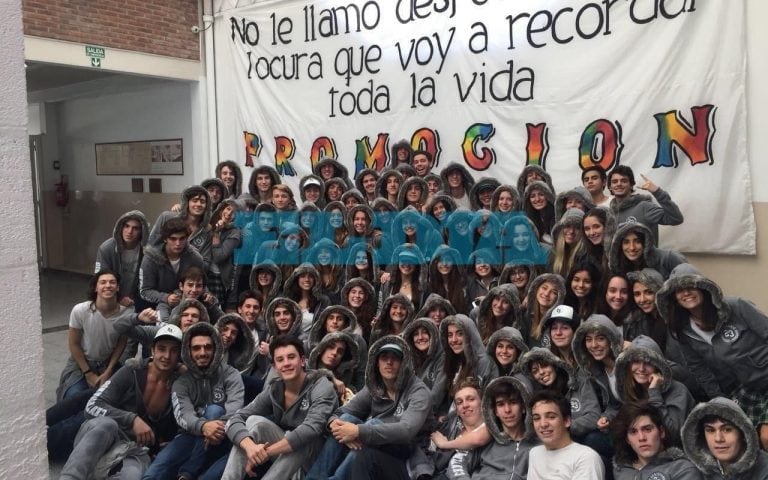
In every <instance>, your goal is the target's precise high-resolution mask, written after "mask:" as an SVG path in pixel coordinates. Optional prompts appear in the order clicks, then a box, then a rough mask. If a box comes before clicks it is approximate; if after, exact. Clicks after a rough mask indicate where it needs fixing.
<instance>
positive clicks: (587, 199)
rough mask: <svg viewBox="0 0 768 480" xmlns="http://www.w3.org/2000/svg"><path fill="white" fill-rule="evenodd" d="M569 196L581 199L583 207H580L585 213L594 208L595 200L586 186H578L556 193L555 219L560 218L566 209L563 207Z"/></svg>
mask: <svg viewBox="0 0 768 480" xmlns="http://www.w3.org/2000/svg"><path fill="white" fill-rule="evenodd" d="M570 198H577V199H578V200H581V202H582V203H584V208H583V209H582V211H583V212H584V213H587V212H588V211H590V210H591V209H593V208H595V202H593V201H592V195H591V194H590V193H589V192H588V191H587V189H586V188H584V187H582V186H578V187H575V188H572V189H570V190H567V191H565V192H563V193H560V194H558V195H557V198H555V218H556V219H558V220H560V218H561V217H562V216H563V214H564V213H565V211H566V210H567V209H566V208H565V204H566V203H568V199H570ZM553 236H554V235H553Z"/></svg>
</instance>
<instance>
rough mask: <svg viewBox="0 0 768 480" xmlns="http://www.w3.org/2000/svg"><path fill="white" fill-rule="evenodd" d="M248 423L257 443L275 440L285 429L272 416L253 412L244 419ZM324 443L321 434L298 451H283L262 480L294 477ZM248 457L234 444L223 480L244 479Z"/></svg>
mask: <svg viewBox="0 0 768 480" xmlns="http://www.w3.org/2000/svg"><path fill="white" fill-rule="evenodd" d="M245 427H246V428H247V429H248V432H250V436H251V438H252V439H253V441H254V442H256V443H266V442H269V443H276V442H278V441H280V440H282V439H283V438H284V437H285V431H284V430H283V429H282V428H280V427H278V426H277V425H276V424H275V423H274V422H272V421H271V420H269V419H267V418H264V417H261V416H259V415H253V416H250V417H248V419H247V420H246V421H245ZM322 446H323V438H322V437H321V438H318V439H316V440H315V441H314V442H312V443H311V444H309V445H305V446H304V447H303V448H301V449H300V450H299V451H298V452H291V453H286V454H284V455H280V456H279V457H277V458H275V459H274V460H273V461H272V466H271V467H270V468H269V470H268V471H267V473H266V474H264V476H263V477H261V478H262V480H284V479H287V478H291V477H293V476H294V475H295V474H296V473H298V472H299V471H300V470H304V471H306V470H308V469H309V467H310V466H311V465H312V462H313V461H314V460H315V457H316V456H317V454H318V453H320V448H321V447H322ZM247 463H248V459H247V458H246V456H245V453H244V452H243V449H242V448H240V446H239V445H232V450H230V451H229V459H227V467H226V468H225V469H224V475H222V477H221V480H242V479H243V476H244V475H245V466H246V464H247Z"/></svg>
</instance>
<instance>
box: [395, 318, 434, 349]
mask: <svg viewBox="0 0 768 480" xmlns="http://www.w3.org/2000/svg"><path fill="white" fill-rule="evenodd" d="M419 327H421V328H424V329H426V330H427V332H429V350H427V354H426V355H425V356H426V357H427V358H435V356H436V355H438V353H439V352H440V333H439V332H438V331H437V327H436V326H435V323H434V322H433V321H432V320H430V319H429V318H426V317H419V318H416V319H415V320H413V321H411V322H408V325H406V327H405V329H403V335H402V337H403V339H404V340H405V343H407V344H408V346H409V347H410V348H411V352H415V351H416V347H414V346H413V333H414V332H415V331H416V329H417V328H419Z"/></svg>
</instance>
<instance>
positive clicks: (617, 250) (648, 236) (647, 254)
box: [608, 223, 656, 271]
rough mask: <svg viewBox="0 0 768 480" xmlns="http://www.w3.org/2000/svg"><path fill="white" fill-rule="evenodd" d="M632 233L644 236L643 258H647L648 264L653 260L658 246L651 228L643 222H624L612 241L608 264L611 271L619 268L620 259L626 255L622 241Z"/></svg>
mask: <svg viewBox="0 0 768 480" xmlns="http://www.w3.org/2000/svg"><path fill="white" fill-rule="evenodd" d="M630 233H634V234H635V235H638V236H639V237H641V238H643V259H644V260H645V263H646V264H648V263H650V262H652V261H653V257H654V255H655V251H656V247H655V246H654V245H653V238H654V237H653V233H651V230H650V229H649V228H648V227H646V226H645V225H643V224H642V223H624V224H623V225H622V226H621V227H619V229H618V230H616V233H615V234H614V235H613V238H612V241H611V249H610V251H609V253H608V266H609V267H610V269H611V271H617V270H618V269H619V259H620V258H621V256H622V255H624V252H623V251H622V248H621V242H622V241H623V240H624V237H626V236H627V235H629V234H630Z"/></svg>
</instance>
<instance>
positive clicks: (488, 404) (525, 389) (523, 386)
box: [482, 376, 533, 445]
mask: <svg viewBox="0 0 768 480" xmlns="http://www.w3.org/2000/svg"><path fill="white" fill-rule="evenodd" d="M501 385H510V386H511V387H512V388H513V389H515V390H517V391H518V392H520V397H521V398H522V399H523V409H524V411H525V419H524V420H523V421H524V422H525V437H526V438H530V437H531V436H532V435H533V422H532V420H531V410H530V408H528V402H529V401H530V399H531V393H532V392H533V387H532V386H531V384H530V383H529V382H528V381H527V379H526V378H521V377H519V376H516V377H498V378H494V379H493V380H491V382H490V383H488V386H487V387H485V392H484V393H483V402H482V408H483V420H485V427H486V428H487V429H488V433H490V434H491V436H492V437H493V439H494V440H495V441H496V443H499V444H501V445H509V444H510V443H511V442H512V439H511V438H509V435H507V434H506V433H505V432H504V428H503V427H500V426H499V421H498V417H496V405H495V398H492V397H495V394H494V390H495V389H497V388H498V387H499V386H501Z"/></svg>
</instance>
